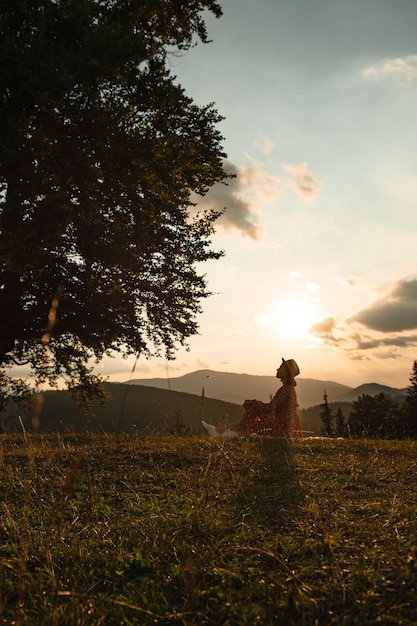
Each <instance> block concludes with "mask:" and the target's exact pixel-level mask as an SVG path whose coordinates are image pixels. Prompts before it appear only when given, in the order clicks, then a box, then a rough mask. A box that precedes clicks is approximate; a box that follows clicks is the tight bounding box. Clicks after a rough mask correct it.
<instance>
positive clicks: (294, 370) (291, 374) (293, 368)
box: [282, 359, 300, 386]
mask: <svg viewBox="0 0 417 626" xmlns="http://www.w3.org/2000/svg"><path fill="white" fill-rule="evenodd" d="M282 365H283V366H284V367H285V369H286V371H287V372H288V380H287V384H289V385H294V386H295V385H296V384H297V383H296V381H295V377H296V376H298V374H299V373H300V368H299V367H298V365H297V363H296V362H295V361H294V359H288V361H286V360H285V359H282Z"/></svg>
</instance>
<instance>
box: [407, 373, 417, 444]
mask: <svg viewBox="0 0 417 626" xmlns="http://www.w3.org/2000/svg"><path fill="white" fill-rule="evenodd" d="M409 380H410V385H409V386H408V387H407V396H406V404H405V422H406V428H407V433H408V435H409V436H410V437H413V438H415V437H417V361H414V363H413V370H412V373H411V376H410V378H409Z"/></svg>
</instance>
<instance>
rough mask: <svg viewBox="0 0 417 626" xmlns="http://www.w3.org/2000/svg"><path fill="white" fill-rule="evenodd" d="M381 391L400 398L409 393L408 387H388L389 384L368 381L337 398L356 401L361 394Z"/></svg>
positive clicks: (373, 393) (372, 393)
mask: <svg viewBox="0 0 417 626" xmlns="http://www.w3.org/2000/svg"><path fill="white" fill-rule="evenodd" d="M379 393H384V394H385V395H387V396H391V397H393V398H399V397H400V396H405V395H406V394H407V388H404V389H397V388H395V387H388V386H387V385H380V384H378V383H366V384H364V385H360V386H359V387H355V388H354V389H350V390H349V391H347V392H346V393H344V394H342V395H340V396H339V397H337V398H336V399H337V400H338V401H339V402H354V401H355V400H357V399H358V397H359V396H376V395H378V394H379Z"/></svg>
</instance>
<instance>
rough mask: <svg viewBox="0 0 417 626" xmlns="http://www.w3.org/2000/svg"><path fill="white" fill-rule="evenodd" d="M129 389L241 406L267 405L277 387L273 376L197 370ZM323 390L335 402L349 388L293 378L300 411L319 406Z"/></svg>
mask: <svg viewBox="0 0 417 626" xmlns="http://www.w3.org/2000/svg"><path fill="white" fill-rule="evenodd" d="M130 384H132V385H142V386H146V387H156V388H159V389H170V390H171V391H181V392H185V393H191V394H195V395H198V396H201V394H202V392H203V389H204V396H205V397H206V398H215V399H218V400H224V401H225V402H232V403H234V404H238V405H240V406H241V405H242V404H243V402H244V401H245V400H252V399H255V398H256V399H257V400H263V401H264V402H268V401H269V398H270V396H273V395H275V393H276V391H277V389H278V388H279V387H280V386H281V381H280V380H278V379H277V378H276V377H275V376H255V375H252V374H233V373H230V372H216V371H213V370H198V371H196V372H191V373H190V374H184V376H179V377H177V378H148V379H146V378H140V379H135V380H131V381H130ZM324 390H326V393H327V395H328V396H329V398H330V397H331V398H336V397H339V396H341V395H343V394H344V393H348V392H349V391H350V390H351V387H348V386H347V385H341V384H339V383H335V382H332V381H321V380H314V379H312V378H297V397H298V402H299V404H300V407H309V406H312V405H315V404H320V403H321V402H322V400H323V394H324Z"/></svg>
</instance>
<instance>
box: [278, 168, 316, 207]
mask: <svg viewBox="0 0 417 626" xmlns="http://www.w3.org/2000/svg"><path fill="white" fill-rule="evenodd" d="M282 167H283V169H284V171H285V172H287V173H288V174H291V175H292V177H293V178H287V179H286V184H287V185H288V186H290V187H292V188H293V189H295V191H296V192H297V193H298V195H299V196H300V197H301V198H303V199H305V200H313V199H314V198H316V197H317V195H318V191H319V187H320V183H319V181H318V180H317V179H316V178H315V177H314V176H313V174H311V172H309V171H308V168H307V163H299V164H298V165H296V164H292V165H291V164H289V163H284V164H283V166H282Z"/></svg>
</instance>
